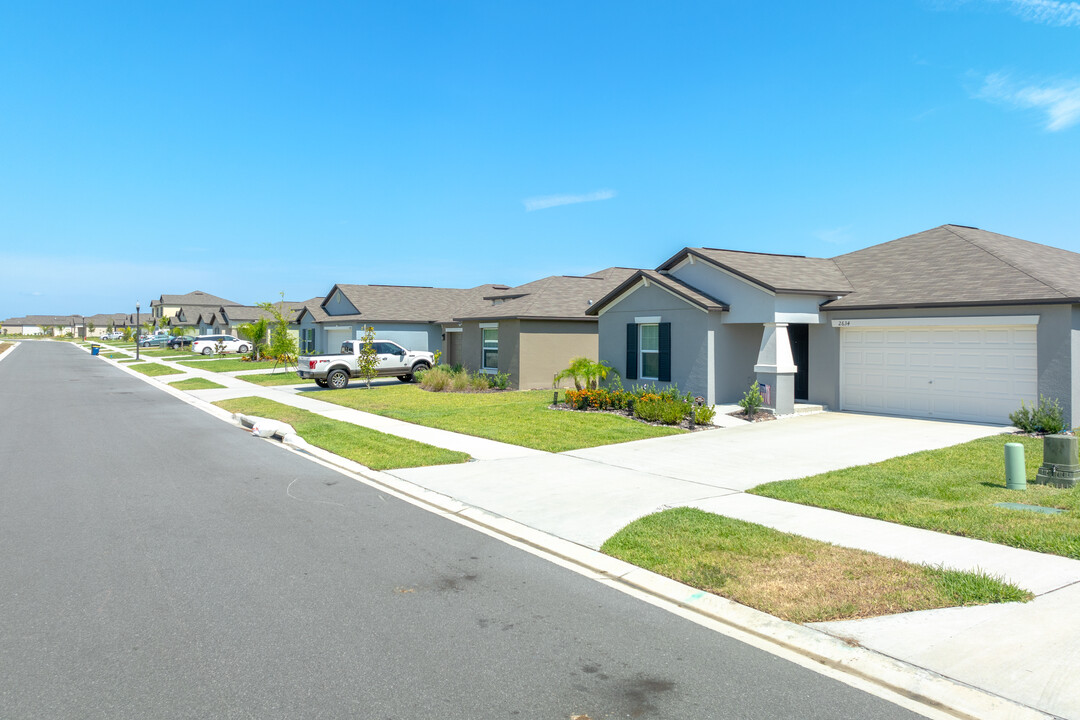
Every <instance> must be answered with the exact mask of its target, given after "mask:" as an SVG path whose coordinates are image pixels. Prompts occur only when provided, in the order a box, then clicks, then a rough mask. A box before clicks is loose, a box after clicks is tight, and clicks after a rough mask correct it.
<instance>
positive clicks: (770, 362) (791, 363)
mask: <svg viewBox="0 0 1080 720" xmlns="http://www.w3.org/2000/svg"><path fill="white" fill-rule="evenodd" d="M787 328H788V324H787V323H765V328H764V330H763V331H762V333H761V348H760V349H759V350H758V360H757V365H755V366H754V372H755V373H757V380H758V382H759V383H765V384H766V385H769V386H771V387H772V393H771V397H770V398H769V402H768V403H766V407H768V408H769V409H771V410H772V411H773V412H774V413H776V414H777V415H791V414H792V413H794V412H795V371H796V370H797V368H796V367H795V360H794V359H793V358H792V356H791V340H790V339H789V338H788V331H787Z"/></svg>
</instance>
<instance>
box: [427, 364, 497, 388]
mask: <svg viewBox="0 0 1080 720" xmlns="http://www.w3.org/2000/svg"><path fill="white" fill-rule="evenodd" d="M417 382H418V383H419V384H420V387H422V388H424V389H425V390H430V391H432V392H486V391H488V390H506V389H507V387H508V386H509V384H510V375H509V374H507V373H497V374H494V375H488V374H485V373H471V374H470V373H469V372H468V371H467V370H465V369H464V368H463V367H461V365H436V366H435V367H433V368H430V369H428V370H425V371H424V372H422V373H418V374H417Z"/></svg>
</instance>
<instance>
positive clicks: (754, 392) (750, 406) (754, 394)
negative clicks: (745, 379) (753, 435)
mask: <svg viewBox="0 0 1080 720" xmlns="http://www.w3.org/2000/svg"><path fill="white" fill-rule="evenodd" d="M764 404H765V398H763V397H761V390H759V389H758V384H757V381H756V380H754V381H753V382H751V383H750V389H749V390H747V391H746V393H745V394H744V395H743V396H742V400H740V401H739V407H741V408H742V409H743V411H744V412H745V413H746V415H747V416H748V417H754V416H755V415H757V413H758V410H761V407H762V406H763V405H764Z"/></svg>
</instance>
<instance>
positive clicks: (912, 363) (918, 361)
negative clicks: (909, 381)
mask: <svg viewBox="0 0 1080 720" xmlns="http://www.w3.org/2000/svg"><path fill="white" fill-rule="evenodd" d="M907 365H908V367H913V368H928V367H930V353H928V352H925V351H922V350H915V351H912V352H909V353H908V356H907Z"/></svg>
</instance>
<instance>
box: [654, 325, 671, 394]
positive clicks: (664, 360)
mask: <svg viewBox="0 0 1080 720" xmlns="http://www.w3.org/2000/svg"><path fill="white" fill-rule="evenodd" d="M659 329H660V332H659V335H660V338H659V339H660V358H659V359H660V372H659V373H657V374H658V375H659V376H660V377H658V378H657V380H659V381H660V382H671V323H669V322H666V323H660V327H659Z"/></svg>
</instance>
